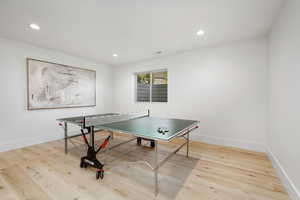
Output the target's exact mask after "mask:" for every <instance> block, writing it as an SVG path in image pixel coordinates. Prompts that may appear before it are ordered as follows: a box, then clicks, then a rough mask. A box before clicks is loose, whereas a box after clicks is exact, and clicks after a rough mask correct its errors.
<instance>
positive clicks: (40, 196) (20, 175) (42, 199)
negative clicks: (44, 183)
mask: <svg viewBox="0 0 300 200" xmlns="http://www.w3.org/2000/svg"><path fill="white" fill-rule="evenodd" d="M0 175H1V177H2V178H3V179H4V180H5V181H6V182H7V183H8V184H9V186H10V187H11V188H12V189H13V190H14V192H15V193H16V194H17V196H18V198H19V199H20V200H28V199H30V200H51V198H50V197H49V196H48V195H47V194H46V193H45V192H44V190H43V189H42V188H41V187H39V186H38V185H37V184H36V183H35V182H34V181H33V180H32V179H31V178H30V176H28V175H27V174H26V172H25V171H24V170H23V169H22V168H21V167H19V166H18V165H15V166H13V167H10V168H5V169H2V170H1V171H0Z"/></svg>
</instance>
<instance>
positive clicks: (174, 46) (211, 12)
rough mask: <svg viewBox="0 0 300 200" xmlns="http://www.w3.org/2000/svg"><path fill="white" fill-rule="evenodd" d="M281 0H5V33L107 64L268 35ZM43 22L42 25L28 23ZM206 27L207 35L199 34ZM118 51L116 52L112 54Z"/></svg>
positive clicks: (0, 18) (1, 8)
mask: <svg viewBox="0 0 300 200" xmlns="http://www.w3.org/2000/svg"><path fill="white" fill-rule="evenodd" d="M281 3H282V0H0V26H1V27H0V36H2V37H6V38H10V39H15V40H20V41H24V42H28V43H31V44H34V45H37V46H40V47H45V48H50V49H55V50H60V51H63V52H66V53H69V54H72V55H76V56H81V57H85V58H89V59H93V60H96V61H98V62H102V63H108V64H114V65H118V64H122V63H127V62H134V61H138V60H143V59H148V58H152V57H156V56H158V55H156V54H155V52H157V51H163V53H162V54H161V55H160V56H163V55H166V54H171V53H175V52H178V51H184V50H191V49H194V48H199V47H201V46H208V45H217V44H220V43H224V42H230V41H235V40H242V39H247V38H252V37H256V36H260V35H266V34H267V33H268V31H269V30H270V27H271V25H272V22H273V20H274V18H275V17H276V16H277V14H278V12H279V9H280V7H281ZM30 23H37V24H39V25H40V27H41V30H40V31H34V30H32V29H30V28H29V24H30ZM198 29H203V30H205V32H206V34H205V35H204V36H203V37H199V36H197V35H196V32H197V30H198ZM113 53H117V54H118V55H119V56H118V57H117V58H115V57H113V56H112V54H113Z"/></svg>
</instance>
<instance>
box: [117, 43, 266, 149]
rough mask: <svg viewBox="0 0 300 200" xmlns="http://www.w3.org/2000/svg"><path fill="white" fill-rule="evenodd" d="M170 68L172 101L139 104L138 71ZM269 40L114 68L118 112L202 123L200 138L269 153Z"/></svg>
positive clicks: (194, 135) (197, 134)
mask: <svg viewBox="0 0 300 200" xmlns="http://www.w3.org/2000/svg"><path fill="white" fill-rule="evenodd" d="M161 68H168V72H169V102H168V103H152V104H149V103H137V102H135V99H134V96H135V93H134V92H135V91H134V88H135V82H134V80H135V79H134V75H133V73H134V72H140V71H147V70H153V69H161ZM267 73H268V68H267V42H266V39H264V38H261V39H254V40H250V41H246V42H236V43H234V44H230V45H225V46H221V47H214V48H205V49H202V50H197V51H190V52H185V53H181V54H178V55H173V56H167V57H162V58H157V59H152V60H149V61H145V62H140V63H136V64H127V65H123V66H118V67H114V71H113V75H114V78H113V83H114V88H113V97H114V104H113V108H114V109H115V111H122V112H132V111H141V110H144V109H148V108H149V109H150V110H151V113H152V114H153V115H156V116H162V117H176V118H188V119H197V120H200V121H201V125H200V126H201V128H200V129H199V130H197V131H195V132H194V134H192V138H193V139H195V140H202V141H206V142H210V143H217V144H223V145H232V146H238V147H242V148H247V149H254V150H258V151H264V150H265V148H264V144H265V142H266V132H267V101H268V97H267V95H268V93H267V83H268V82H267V78H268V75H267Z"/></svg>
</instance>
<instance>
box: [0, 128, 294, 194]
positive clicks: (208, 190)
mask: <svg viewBox="0 0 300 200" xmlns="http://www.w3.org/2000/svg"><path fill="white" fill-rule="evenodd" d="M102 135H103V134H102ZM116 138H117V139H115V141H118V140H124V138H123V137H122V136H120V135H117V137H116ZM74 142H75V143H77V144H79V145H80V147H79V148H78V147H77V148H72V149H71V151H70V153H69V154H68V155H65V154H64V143H63V140H59V141H54V142H49V143H44V144H39V145H34V146H30V147H26V148H22V149H17V150H13V151H9V152H2V153H0V199H1V200H21V199H22V200H44V199H45V200H46V199H47V200H48V199H53V200H55V199H62V200H91V199H109V200H119V199H120V200H128V199H133V200H148V199H177V200H179V199H180V200H181V199H182V200H189V199H191V200H192V199H197V200H198V199H199V200H200V199H201V200H202V199H203V200H229V199H230V200H231V199H232V200H233V199H236V200H258V199H261V200H262V199H264V200H277V199H278V200H282V199H289V198H288V195H287V193H286V191H285V189H284V188H283V186H282V184H281V183H280V180H279V179H278V177H277V175H276V173H275V170H274V169H273V167H272V165H271V162H270V161H269V159H268V157H267V155H266V154H264V153H257V152H251V151H246V150H241V149H236V148H229V147H222V146H216V145H209V144H204V143H199V142H191V145H190V156H191V157H190V158H186V157H185V148H183V149H182V150H181V151H180V152H179V153H178V154H177V155H175V156H173V157H172V158H171V159H170V160H169V161H168V162H166V163H165V164H164V165H163V167H161V168H160V170H159V189H160V190H159V195H158V196H157V197H156V198H155V197H154V194H153V173H152V171H151V170H150V169H149V168H148V167H147V166H146V165H145V164H144V163H143V162H141V161H140V160H141V159H142V158H144V157H147V156H150V155H151V154H152V153H153V150H151V149H149V148H142V149H141V148H137V146H136V144H135V143H134V142H133V143H131V144H129V145H127V146H123V147H122V148H120V149H119V150H118V152H111V153H109V154H108V156H106V158H105V159H106V160H110V161H112V162H111V163H110V164H109V165H107V166H106V167H105V170H106V171H105V176H104V179H103V180H96V178H95V171H94V170H92V169H81V168H80V167H79V158H80V154H81V153H80V152H82V150H83V149H84V145H82V143H81V138H75V139H74ZM181 142H182V141H180V140H176V141H174V142H172V143H170V144H167V145H163V147H164V148H172V147H174V146H176V145H178V144H179V143H181ZM128 147H131V148H130V152H128V153H127V154H125V155H121V152H125V151H128ZM161 154H163V152H161ZM99 158H100V160H101V159H104V158H103V156H102V157H101V156H99ZM116 158H118V159H116Z"/></svg>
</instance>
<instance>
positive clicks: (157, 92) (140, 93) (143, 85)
mask: <svg viewBox="0 0 300 200" xmlns="http://www.w3.org/2000/svg"><path fill="white" fill-rule="evenodd" d="M136 101H137V102H168V72H167V71H166V70H159V71H152V72H142V73H137V74H136Z"/></svg>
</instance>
